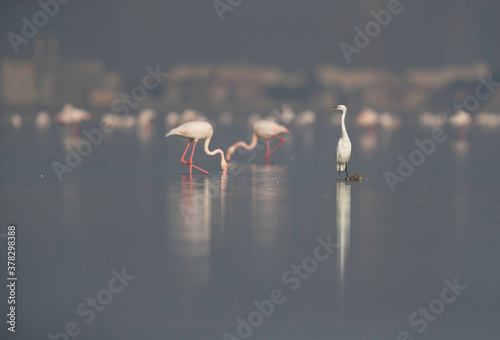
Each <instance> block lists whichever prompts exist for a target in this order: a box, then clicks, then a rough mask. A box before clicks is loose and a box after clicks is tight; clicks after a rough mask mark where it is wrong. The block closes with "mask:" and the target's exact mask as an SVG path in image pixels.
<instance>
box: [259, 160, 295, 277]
mask: <svg viewBox="0 0 500 340" xmlns="http://www.w3.org/2000/svg"><path fill="white" fill-rule="evenodd" d="M250 169H251V173H252V187H251V209H252V210H251V228H252V229H251V230H252V232H251V241H252V256H253V259H254V261H256V263H257V264H258V265H256V266H254V270H255V272H254V279H256V280H261V282H265V283H269V284H273V283H274V282H273V281H271V280H273V279H274V278H275V277H276V276H275V273H276V272H277V271H279V270H280V268H282V266H283V264H282V261H283V259H284V258H285V257H286V256H285V254H286V249H287V247H288V245H289V244H288V241H287V240H289V239H288V236H287V235H289V233H287V232H286V230H285V229H286V228H287V226H288V225H290V223H287V221H286V216H288V215H289V214H288V212H287V206H288V205H287V204H286V198H287V189H286V185H284V183H283V182H284V181H286V174H287V172H286V170H287V169H286V167H284V166H277V165H267V166H263V165H255V164H252V165H251V166H250Z"/></svg>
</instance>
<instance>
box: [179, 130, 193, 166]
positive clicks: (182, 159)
mask: <svg viewBox="0 0 500 340" xmlns="http://www.w3.org/2000/svg"><path fill="white" fill-rule="evenodd" d="M192 141H193V140H191V139H190V140H189V143H188V146H187V147H186V150H184V153H183V154H182V157H181V162H182V163H184V164H189V162H187V161H185V160H184V156H185V155H186V152H187V151H188V149H189V146H190V145H191V142H192ZM193 151H194V148H193ZM191 158H193V154H192V153H191ZM189 174H191V165H189Z"/></svg>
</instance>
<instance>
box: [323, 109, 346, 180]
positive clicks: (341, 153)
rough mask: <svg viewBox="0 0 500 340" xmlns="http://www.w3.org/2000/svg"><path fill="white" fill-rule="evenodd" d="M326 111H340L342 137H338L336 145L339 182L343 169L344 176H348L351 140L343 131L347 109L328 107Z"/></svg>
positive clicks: (344, 130)
mask: <svg viewBox="0 0 500 340" xmlns="http://www.w3.org/2000/svg"><path fill="white" fill-rule="evenodd" d="M328 110H340V111H342V137H340V139H339V142H338V144H337V171H338V172H339V180H340V172H341V171H343V170H344V169H345V174H346V176H347V177H348V178H349V175H348V174H347V163H348V162H349V158H351V140H350V139H349V135H348V134H347V130H346V129H345V115H346V112H347V108H346V107H345V106H344V105H339V106H335V107H330V108H328Z"/></svg>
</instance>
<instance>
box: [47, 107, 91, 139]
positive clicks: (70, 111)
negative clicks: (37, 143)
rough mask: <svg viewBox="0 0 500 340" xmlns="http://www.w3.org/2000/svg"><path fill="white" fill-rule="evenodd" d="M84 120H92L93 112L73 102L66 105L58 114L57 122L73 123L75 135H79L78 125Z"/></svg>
mask: <svg viewBox="0 0 500 340" xmlns="http://www.w3.org/2000/svg"><path fill="white" fill-rule="evenodd" d="M84 120H92V114H91V113H90V112H87V111H85V110H82V109H79V108H76V107H74V106H73V105H71V104H66V105H64V107H63V109H62V111H61V112H59V113H58V114H57V115H56V122H58V123H63V124H67V125H73V134H74V135H75V136H78V125H79V124H80V123H81V122H82V121H84Z"/></svg>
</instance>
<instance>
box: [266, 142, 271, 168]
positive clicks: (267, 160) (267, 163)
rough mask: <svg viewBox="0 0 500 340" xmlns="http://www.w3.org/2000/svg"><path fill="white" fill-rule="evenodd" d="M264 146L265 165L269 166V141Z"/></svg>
mask: <svg viewBox="0 0 500 340" xmlns="http://www.w3.org/2000/svg"><path fill="white" fill-rule="evenodd" d="M266 144H267V152H266V165H269V155H270V154H271V150H270V149H269V139H268V140H267V141H266Z"/></svg>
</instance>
